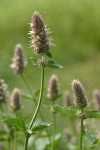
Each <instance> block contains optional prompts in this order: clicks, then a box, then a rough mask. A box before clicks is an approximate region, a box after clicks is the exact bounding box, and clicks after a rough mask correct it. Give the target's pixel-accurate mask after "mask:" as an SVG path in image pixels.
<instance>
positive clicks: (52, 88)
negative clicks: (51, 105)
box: [47, 75, 59, 100]
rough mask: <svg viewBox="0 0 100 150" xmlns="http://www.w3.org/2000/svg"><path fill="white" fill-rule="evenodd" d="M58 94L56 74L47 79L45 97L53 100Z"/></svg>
mask: <svg viewBox="0 0 100 150" xmlns="http://www.w3.org/2000/svg"><path fill="white" fill-rule="evenodd" d="M58 94H59V92H58V78H57V76H56V75H52V76H51V78H50V79H49V84H48V93H47V97H48V98H49V99H50V100H55V99H56V98H57V97H58V96H59V95H58Z"/></svg>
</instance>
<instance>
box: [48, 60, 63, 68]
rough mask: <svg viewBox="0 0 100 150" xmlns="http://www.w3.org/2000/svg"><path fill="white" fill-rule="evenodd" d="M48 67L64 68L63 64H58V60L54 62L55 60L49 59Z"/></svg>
mask: <svg viewBox="0 0 100 150" xmlns="http://www.w3.org/2000/svg"><path fill="white" fill-rule="evenodd" d="M47 67H49V68H62V66H61V65H59V64H57V63H56V62H54V61H53V60H49V61H48V62H47Z"/></svg>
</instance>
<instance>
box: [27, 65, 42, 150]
mask: <svg viewBox="0 0 100 150" xmlns="http://www.w3.org/2000/svg"><path fill="white" fill-rule="evenodd" d="M43 87H44V67H42V73H41V87H40V96H39V101H38V104H37V107H36V110H35V113H34V115H33V118H32V120H31V122H30V124H29V129H31V128H32V126H33V123H34V121H35V119H36V117H37V114H38V112H39V109H40V106H41V102H42V96H43ZM28 140H29V134H28V135H27V137H26V143H25V150H27V147H28Z"/></svg>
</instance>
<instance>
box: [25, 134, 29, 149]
mask: <svg viewBox="0 0 100 150" xmlns="http://www.w3.org/2000/svg"><path fill="white" fill-rule="evenodd" d="M28 140H29V136H27V137H26V142H25V148H24V150H27V148H28Z"/></svg>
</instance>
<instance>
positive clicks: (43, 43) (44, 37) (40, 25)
mask: <svg viewBox="0 0 100 150" xmlns="http://www.w3.org/2000/svg"><path fill="white" fill-rule="evenodd" d="M30 27H31V31H30V33H29V34H30V35H31V39H32V40H31V43H32V47H33V48H34V53H35V54H42V55H43V54H46V55H47V56H48V57H52V55H51V53H50V46H51V39H50V38H49V37H48V34H49V32H48V30H47V29H46V26H45V23H44V20H43V18H42V16H41V15H40V13H39V12H35V13H34V14H33V16H32V19H31V23H30Z"/></svg>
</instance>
